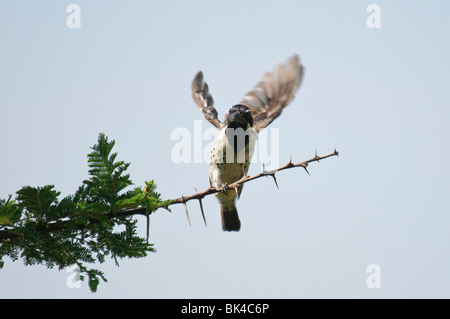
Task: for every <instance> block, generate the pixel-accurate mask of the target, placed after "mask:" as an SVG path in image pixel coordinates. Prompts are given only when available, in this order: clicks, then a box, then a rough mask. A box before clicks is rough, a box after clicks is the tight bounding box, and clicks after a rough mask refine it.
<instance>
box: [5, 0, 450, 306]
mask: <svg viewBox="0 0 450 319" xmlns="http://www.w3.org/2000/svg"><path fill="white" fill-rule="evenodd" d="M71 3H76V4H78V5H79V6H80V8H81V16H80V17H81V28H79V29H69V28H68V27H67V25H66V19H67V17H68V16H69V15H70V13H67V12H66V8H67V6H68V5H69V4H71ZM372 3H375V4H377V5H379V6H380V8H381V16H380V17H381V28H378V29H370V28H368V27H367V24H366V19H367V18H368V16H369V15H370V13H368V12H366V8H367V6H368V5H369V4H372ZM449 12H450V2H449V1H439V0H436V1H432V2H427V1H406V0H399V1H381V0H380V1H331V0H329V1H284V0H280V1H265V0H258V1H226V2H218V1H200V0H196V1H138V0H136V1H106V0H98V1H87V0H86V1H83V0H78V1H76V2H75V1H74V2H71V1H50V0H47V1H42V0H41V1H12V0H1V1H0V46H1V50H0V88H1V89H0V149H1V151H0V152H1V156H0V198H7V197H8V195H9V194H14V193H15V192H16V191H17V190H18V189H20V188H21V187H22V186H25V185H31V186H44V185H47V184H53V185H55V188H56V189H57V190H59V191H61V196H66V195H69V194H73V193H74V192H75V191H76V189H77V188H78V186H79V185H81V182H82V181H83V180H84V179H86V178H87V177H88V167H87V157H86V155H87V154H88V153H89V152H90V147H91V146H93V145H94V144H95V143H96V141H97V137H98V134H99V133H100V132H105V133H106V135H107V136H108V137H109V138H110V139H114V140H115V141H116V146H115V151H116V152H118V154H119V155H118V159H119V160H124V161H126V162H131V166H130V168H129V173H130V174H131V179H132V180H133V182H134V183H135V185H137V186H143V185H144V182H145V181H147V180H150V179H154V180H155V181H156V183H157V185H158V191H159V192H160V193H161V194H162V196H163V198H165V199H170V198H176V197H180V196H181V195H190V194H193V193H194V192H195V190H194V188H197V189H198V190H204V189H206V188H208V187H209V182H208V172H209V163H208V162H202V163H182V164H177V163H174V161H173V160H172V158H171V150H172V147H173V146H174V145H175V144H176V141H173V140H171V134H172V132H173V131H174V130H175V129H176V128H187V129H188V130H190V131H191V132H193V129H194V121H196V120H202V126H203V129H204V130H206V129H207V128H209V127H211V126H210V124H209V123H208V122H207V121H206V120H204V119H202V115H201V113H200V112H199V110H198V108H197V107H196V105H195V103H194V102H193V100H192V97H191V91H190V90H191V81H192V79H193V77H194V75H195V74H196V72H197V71H199V70H203V72H204V75H205V79H206V81H207V82H208V84H209V86H210V90H211V92H212V94H213V97H214V100H215V105H216V108H217V109H218V111H219V117H220V118H221V119H223V116H224V114H225V113H226V112H227V110H228V108H229V107H230V106H231V105H233V104H236V103H238V102H239V101H240V100H241V97H242V96H243V95H244V94H245V93H246V92H247V91H249V90H250V89H251V88H252V87H253V86H254V85H255V84H256V83H257V82H258V81H259V80H260V78H261V75H262V74H264V73H265V72H267V71H271V70H273V68H274V67H275V66H276V65H277V64H279V63H281V62H285V61H286V60H287V59H288V58H289V57H290V56H291V55H292V54H294V53H297V54H299V55H300V57H301V61H302V64H303V65H304V66H305V76H304V78H303V83H302V86H301V88H300V90H299V92H298V93H297V97H296V99H295V100H294V101H293V102H292V103H291V104H290V105H289V107H288V108H287V109H285V111H284V112H283V114H282V116H281V117H279V118H278V119H277V120H276V121H275V122H273V123H272V124H271V126H270V127H271V128H278V129H279V135H280V143H279V161H280V164H284V163H285V162H287V161H288V160H289V157H290V156H292V158H293V161H294V162H301V161H304V160H306V159H309V158H311V157H312V156H313V155H314V152H315V150H316V149H317V150H318V153H319V155H325V154H328V153H331V152H332V151H333V150H334V148H336V149H337V150H338V151H339V152H340V156H339V157H332V158H329V159H326V160H323V161H322V162H321V163H313V164H311V165H310V167H309V172H310V173H311V176H308V175H307V174H306V173H305V172H304V171H303V170H302V169H294V170H288V171H283V172H280V173H279V174H278V175H277V176H278V184H279V190H277V189H276V187H275V185H274V184H273V182H272V180H271V179H259V180H257V181H253V182H250V183H247V184H246V185H245V187H244V190H243V193H242V197H241V199H240V200H239V201H238V211H239V214H240V219H241V222H242V228H241V231H240V232H239V233H225V232H222V230H221V226H220V208H219V204H218V202H217V200H216V199H215V198H214V197H213V196H209V197H207V198H206V199H204V201H203V205H204V209H205V212H206V218H207V222H208V226H207V227H205V225H204V223H203V220H202V217H201V213H200V210H199V207H198V203H197V202H190V203H189V204H188V206H189V211H190V218H191V222H192V226H191V227H189V224H188V222H187V219H186V216H185V212H184V208H183V206H181V205H178V206H173V209H172V213H168V212H166V211H164V210H160V211H157V212H156V213H155V214H154V215H153V216H152V218H151V229H150V241H151V242H152V243H154V244H155V248H156V249H157V252H156V253H151V254H149V255H148V256H147V257H146V258H142V259H136V260H129V259H124V260H122V261H121V262H120V267H116V266H115V265H114V262H113V261H112V260H108V261H107V262H105V263H104V264H101V265H93V268H99V269H100V270H103V271H104V272H105V275H106V277H107V279H108V283H103V282H101V283H100V286H99V291H98V292H97V293H96V294H92V293H91V292H90V291H89V287H88V284H87V282H83V283H82V284H81V288H79V289H77V288H73V289H70V288H69V287H68V286H67V284H66V280H67V278H68V276H69V275H70V273H68V272H66V271H65V270H62V271H58V270H57V269H47V268H46V267H45V266H27V267H26V266H24V265H23V263H22V261H17V262H12V261H11V260H9V259H6V262H5V267H4V268H3V269H2V270H0V298H54V297H57V298H448V297H450V249H449V242H450V232H449V230H450V216H449V213H450V196H449V191H450V166H449V162H450V143H449V142H450V140H449V137H450V125H449V120H450V90H449V88H450V62H449V57H450V19H449ZM207 142H208V141H205V144H206V143H207ZM260 169H261V163H256V164H255V165H252V166H251V168H250V172H249V173H250V174H251V175H254V174H257V173H258V172H259V170H260ZM139 233H140V234H141V235H142V236H145V219H142V218H140V217H139ZM371 264H376V265H378V266H379V267H380V280H381V287H380V288H373V289H370V288H368V286H367V284H366V280H367V277H368V276H369V275H370V274H369V273H368V272H367V271H366V269H367V267H368V266H369V265H371Z"/></svg>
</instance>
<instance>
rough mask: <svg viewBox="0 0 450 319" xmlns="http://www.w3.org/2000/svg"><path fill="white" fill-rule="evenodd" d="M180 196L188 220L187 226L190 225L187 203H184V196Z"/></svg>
mask: <svg viewBox="0 0 450 319" xmlns="http://www.w3.org/2000/svg"><path fill="white" fill-rule="evenodd" d="M181 198H183V205H184V210H185V211H186V217H187V220H188V222H189V226H190V227H192V225H191V220H190V219H189V212H188V208H187V205H186V200H185V199H184V196H181Z"/></svg>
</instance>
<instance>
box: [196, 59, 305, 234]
mask: <svg viewBox="0 0 450 319" xmlns="http://www.w3.org/2000/svg"><path fill="white" fill-rule="evenodd" d="M302 75H303V66H302V65H301V64H300V59H299V56H298V55H294V56H293V57H291V58H290V59H289V60H288V61H287V62H286V63H284V64H280V65H279V66H277V67H276V68H275V70H274V71H273V72H268V73H266V74H264V75H263V77H262V80H261V81H260V82H259V83H258V84H257V85H256V86H255V87H254V88H253V90H251V91H250V92H248V93H247V94H246V95H245V96H244V97H243V99H242V101H241V102H240V103H239V104H236V105H234V106H232V107H231V108H230V110H229V112H228V114H226V116H225V121H224V122H223V123H222V122H221V121H220V120H219V119H218V117H217V110H216V109H215V107H214V100H213V98H212V96H211V94H210V92H209V87H208V84H207V83H206V82H205V81H204V79H203V73H202V71H200V72H198V73H197V75H196V76H195V78H194V80H193V82H192V96H193V98H194V101H195V102H196V103H197V105H198V107H199V108H200V110H201V112H202V114H203V116H204V117H205V118H206V119H207V120H208V121H209V122H211V123H212V124H213V125H214V126H215V127H217V128H218V129H219V130H220V131H219V134H218V136H217V139H216V142H215V145H214V147H213V149H212V152H211V164H210V170H209V181H210V185H211V187H214V188H217V189H221V192H218V193H216V196H217V198H218V200H219V202H220V206H221V217H222V229H223V230H224V231H239V230H240V228H241V222H240V220H239V215H238V212H237V209H236V198H237V197H239V196H240V194H241V192H242V188H243V185H241V186H240V187H239V188H238V189H237V190H235V189H227V185H229V184H232V183H234V182H236V181H238V180H239V179H241V178H242V177H243V176H246V175H247V172H248V168H249V165H250V161H251V158H252V155H253V151H254V147H255V142H256V137H257V134H258V133H259V131H260V130H262V129H263V128H265V127H266V126H267V125H269V124H270V123H271V122H272V121H273V120H274V119H276V118H277V117H278V116H279V115H280V114H281V111H282V110H283V108H284V107H285V106H287V105H288V104H289V103H290V102H291V101H292V100H293V98H294V96H295V92H296V91H297V89H298V88H299V86H300V83H301V80H302Z"/></svg>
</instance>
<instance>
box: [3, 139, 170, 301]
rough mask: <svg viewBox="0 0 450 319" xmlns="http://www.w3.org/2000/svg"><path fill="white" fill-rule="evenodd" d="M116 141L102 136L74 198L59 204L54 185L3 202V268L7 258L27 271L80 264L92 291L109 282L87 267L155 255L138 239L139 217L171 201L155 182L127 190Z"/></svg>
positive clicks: (27, 189)
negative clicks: (163, 197) (109, 260)
mask: <svg viewBox="0 0 450 319" xmlns="http://www.w3.org/2000/svg"><path fill="white" fill-rule="evenodd" d="M114 144H115V142H114V141H108V137H107V136H106V135H105V134H103V133H102V134H100V135H99V137H98V142H97V144H95V145H94V146H93V147H92V152H91V153H90V154H88V166H89V179H87V180H84V181H83V183H82V185H81V186H80V187H79V188H78V190H77V191H76V193H75V194H74V195H69V196H66V197H64V198H63V199H61V200H59V196H60V192H58V191H56V190H55V189H54V186H53V185H46V186H43V187H31V186H25V187H23V188H22V189H20V190H19V191H17V193H16V195H17V196H16V198H15V199H11V197H12V196H10V197H9V198H8V199H7V200H6V199H2V200H0V268H2V267H3V266H4V260H3V257H5V256H8V257H9V258H10V259H11V260H13V261H16V260H18V259H22V260H23V262H24V263H25V264H26V265H35V264H44V265H45V266H47V267H48V268H53V267H58V268H59V269H63V268H66V267H68V266H71V265H73V264H76V265H77V266H78V267H79V269H80V272H81V274H80V279H81V280H84V279H85V278H86V276H87V278H88V282H89V287H90V289H91V291H93V292H95V291H97V286H98V284H99V282H100V279H102V280H103V281H106V278H105V276H104V274H103V272H101V271H100V270H98V269H91V268H89V267H88V266H87V264H92V263H96V262H99V263H102V262H104V261H105V258H106V257H108V256H110V257H111V258H112V259H113V260H114V261H115V263H116V264H117V265H118V260H119V259H122V258H125V257H128V258H140V257H145V256H146V255H147V253H148V252H154V251H155V249H154V248H153V245H152V244H150V243H148V235H147V238H142V237H140V236H138V235H137V233H136V222H137V220H136V219H135V218H134V214H129V213H128V212H129V211H130V210H133V209H134V211H135V212H136V211H139V209H141V210H143V211H144V212H145V215H146V216H147V217H149V215H150V214H151V213H152V212H154V211H156V210H157V209H158V208H160V207H165V208H167V206H168V205H170V201H163V200H161V195H160V194H159V193H157V192H156V191H155V190H156V185H155V183H154V182H153V181H150V182H147V183H146V186H145V188H144V189H142V188H139V187H137V188H134V189H131V190H126V189H127V188H129V187H130V186H131V185H132V182H131V180H130V175H129V174H126V171H127V169H128V167H129V165H130V164H129V163H125V162H123V161H116V158H117V153H112V149H113V147H114Z"/></svg>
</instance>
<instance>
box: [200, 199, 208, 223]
mask: <svg viewBox="0 0 450 319" xmlns="http://www.w3.org/2000/svg"><path fill="white" fill-rule="evenodd" d="M198 202H199V203H200V210H201V212H202V217H203V221H204V222H205V226H206V227H208V225H207V224H206V218H205V212H204V211H203V204H202V200H201V199H200V198H199V199H198Z"/></svg>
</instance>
